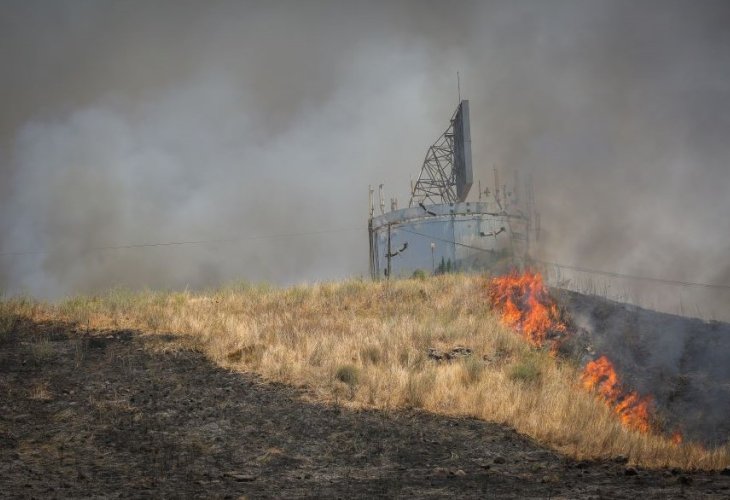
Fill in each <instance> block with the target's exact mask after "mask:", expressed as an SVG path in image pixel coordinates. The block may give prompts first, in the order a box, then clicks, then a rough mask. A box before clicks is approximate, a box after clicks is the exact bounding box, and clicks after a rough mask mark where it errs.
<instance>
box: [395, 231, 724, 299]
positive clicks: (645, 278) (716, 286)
mask: <svg viewBox="0 0 730 500" xmlns="http://www.w3.org/2000/svg"><path fill="white" fill-rule="evenodd" d="M398 230H399V231H404V232H406V233H411V234H415V235H416V236H422V237H424V238H430V239H432V240H436V241H441V242H444V243H450V244H453V245H458V246H461V247H465V248H470V249H472V250H477V251H480V252H486V253H488V252H490V250H487V249H485V248H480V247H475V246H474V245H467V244H465V243H459V242H458V241H452V240H448V239H445V238H439V237H437V236H431V235H428V234H424V233H419V232H417V231H411V230H409V229H404V228H398ZM532 260H533V261H535V262H539V263H540V264H545V265H550V266H555V267H559V268H562V269H570V270H573V271H579V272H584V273H588V274H596V275H601V276H609V277H612V278H627V279H635V280H641V281H653V282H656V283H663V284H666V285H676V286H685V287H702V288H713V289H718V290H730V285H722V284H715V283H700V282H695V281H680V280H670V279H666V278H655V277H653V276H639V275H632V274H624V273H617V272H613V271H603V270H600V269H591V268H588V267H583V266H572V265H567V264H560V263H557V262H549V261H544V260H540V259H532Z"/></svg>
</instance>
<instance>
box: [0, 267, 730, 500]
mask: <svg viewBox="0 0 730 500" xmlns="http://www.w3.org/2000/svg"><path fill="white" fill-rule="evenodd" d="M486 289H487V280H486V279H485V278H481V277H468V276H442V277H438V278H433V279H427V280H403V281H394V282H391V283H369V282H361V281H350V282H343V283H332V284H321V285H313V286H306V287H304V286H302V287H294V288H287V289H276V288H269V287H265V286H251V285H240V286H233V287H229V288H226V289H221V290H216V291H211V292H205V293H190V292H185V293H153V292H145V293H131V292H126V291H121V290H115V291H112V292H109V293H107V294H105V295H101V296H97V297H78V298H73V299H68V300H66V301H63V302H59V303H56V304H49V303H41V302H36V301H33V300H30V299H10V300H5V301H3V302H2V303H0V306H1V308H2V309H1V311H0V312H2V316H1V317H0V319H1V321H0V394H2V400H1V403H0V464H2V465H0V467H2V470H0V488H1V489H2V491H3V492H4V493H5V494H6V495H7V496H10V497H59V496H62V497H85V496H100V495H101V496H115V495H119V496H126V497H144V496H149V497H159V496H215V497H218V496H231V497H238V496H250V497H266V496H271V497H280V496H288V497H291V496H294V497H297V496H299V497H301V496H327V497H338V496H344V495H350V496H418V497H426V496H438V497H442V496H465V497H477V496H485V495H486V496H491V497H515V496H519V497H528V498H544V497H554V496H564V497H595V498H603V497H613V498H621V497H630V496H635V495H636V494H637V493H640V494H642V495H645V496H647V497H649V498H665V497H667V496H671V497H682V496H685V497H687V498H695V497H710V498H712V497H717V498H725V497H727V495H728V494H730V475H728V473H729V472H730V470H728V469H727V467H728V465H730V452H729V450H728V447H727V440H726V439H725V440H724V441H723V439H722V436H723V435H725V438H726V437H727V434H726V433H727V430H726V429H725V428H724V427H723V425H726V422H724V421H723V419H722V418H720V417H716V413H714V412H721V411H722V408H723V407H722V406H721V405H722V404H726V401H727V400H726V399H724V400H723V399H722V398H723V397H725V396H726V394H725V393H724V392H723V391H724V390H726V385H727V379H723V378H722V373H720V372H719V371H717V370H720V369H721V368H709V367H708V366H706V364H707V363H708V362H710V361H717V359H711V358H709V357H708V356H715V357H721V356H722V352H723V351H722V348H723V347H722V346H723V345H724V344H722V342H729V341H730V340H727V339H728V336H727V335H722V333H723V332H727V331H728V325H726V324H723V323H707V322H700V321H699V320H691V319H687V318H679V317H674V318H673V317H670V315H665V316H660V317H654V316H652V312H651V311H646V310H640V309H638V308H633V309H632V308H630V307H626V306H624V305H622V304H618V303H613V302H610V301H605V300H603V299H600V298H591V297H587V296H582V295H578V294H568V293H565V294H562V293H558V294H557V300H558V303H559V304H560V305H561V310H564V311H565V314H569V313H570V314H571V317H572V318H573V323H572V324H571V328H573V329H575V331H576V333H575V335H574V338H573V340H572V344H571V345H570V347H569V349H568V348H564V350H565V351H570V352H569V353H568V354H563V355H562V357H561V356H556V355H555V354H554V353H551V352H550V351H549V350H548V349H541V348H537V347H535V346H534V345H532V344H531V343H529V342H525V341H524V340H523V339H522V338H521V337H520V336H519V335H516V334H515V332H514V331H511V330H510V329H509V328H507V327H505V326H504V325H503V324H502V322H501V321H500V319H499V317H498V315H497V314H496V311H495V310H494V308H493V307H492V305H490V303H489V301H488V300H487V291H486ZM632 318H633V319H632ZM637 318H638V319H637ZM610 322H614V323H615V325H620V326H621V328H619V327H618V326H615V325H614V324H613V323H610ZM682 322H686V323H682ZM612 325H613V326H612ZM626 325H629V326H632V327H633V329H632V328H628V327H626ZM647 325H655V326H656V329H655V330H652V329H651V328H650V327H649V326H647ZM670 325H674V326H675V327H676V328H677V329H679V330H681V332H682V334H683V337H681V338H680V339H677V340H676V344H677V345H679V346H684V347H682V349H679V348H677V349H678V351H677V352H678V354H677V355H676V360H677V361H678V362H677V363H675V364H672V365H670V361H671V360H672V359H675V358H672V357H670V356H667V355H666V354H667V352H668V351H669V348H668V347H666V346H663V345H660V346H658V347H657V349H658V352H662V353H664V355H663V356H661V357H660V356H659V355H658V354H656V355H651V352H650V351H648V350H647V348H646V347H642V346H645V345H646V344H650V342H651V341H656V340H657V338H658V337H656V336H657V335H658V334H659V332H660V331H663V332H666V331H667V328H668V326H670ZM680 326H681V327H682V328H681V329H680ZM601 331H605V332H608V333H607V335H608V337H606V336H605V335H604V336H602V335H601ZM631 331H636V333H634V334H630V332H631ZM611 335H617V336H619V337H618V339H617V341H616V342H611V341H610V339H611ZM627 335H628V336H629V337H626V336H627ZM631 335H633V337H631ZM627 338H633V341H632V342H633V344H632V343H631V342H629V341H628V340H627ZM619 340H620V341H619ZM601 342H603V343H601ZM616 346H617V347H616ZM599 353H600V354H606V355H608V356H610V357H611V358H612V359H613V360H614V362H615V365H616V367H617V370H618V371H619V372H620V375H621V378H622V380H623V383H624V384H626V386H627V387H630V388H632V389H634V390H636V391H638V393H640V394H642V395H647V394H651V396H652V398H653V402H652V412H653V414H652V417H651V418H652V420H651V424H652V430H651V432H639V431H637V430H635V429H631V428H627V427H626V426H624V425H622V424H621V422H620V419H618V418H617V417H616V413H615V412H614V411H612V409H611V408H610V407H609V406H608V405H606V404H605V402H604V401H602V400H601V399H600V398H598V397H597V396H596V394H594V393H593V392H590V391H586V390H585V389H583V388H582V387H581V377H582V372H581V370H582V368H583V365H584V364H585V363H586V361H587V360H588V359H593V358H595V357H596V356H597V355H598V354H599ZM721 366H724V365H721ZM670 368H671V369H670ZM702 370H705V371H702ZM712 370H715V371H712ZM709 395H711V396H712V397H705V396H709ZM711 404H714V405H715V406H713V408H709V407H707V408H706V407H705V406H703V405H711ZM717 405H720V406H719V409H718V406H717ZM689 408H691V409H692V410H691V411H690V410H689ZM703 415H707V417H706V418H705V417H704V416H703ZM678 427H679V428H681V430H682V432H683V435H684V438H685V439H684V442H683V443H680V444H677V443H675V442H672V440H671V437H670V435H669V434H670V433H671V432H672V431H674V430H675V428H678Z"/></svg>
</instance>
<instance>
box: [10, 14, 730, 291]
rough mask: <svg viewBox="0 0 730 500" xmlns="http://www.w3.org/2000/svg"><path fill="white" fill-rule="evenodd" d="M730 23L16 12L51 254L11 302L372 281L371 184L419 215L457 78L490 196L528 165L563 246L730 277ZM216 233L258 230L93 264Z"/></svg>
mask: <svg viewBox="0 0 730 500" xmlns="http://www.w3.org/2000/svg"><path fill="white" fill-rule="evenodd" d="M728 26H730V3H729V2H727V1H724V0H721V1H703V0H694V1H689V0H687V1H672V0H661V1H655V2H651V1H642V2H635V1H590V0H575V1H532V2H530V1H504V2H487V1H484V2H443V1H440V2H428V1H413V2H404V1H400V2H399V1H395V2H393V1H388V2H386V1H383V2H365V1H357V2H354V1H353V2H345V1H333V2H315V1H293V2H277V1H266V2H264V1H260V2H244V1H206V2H200V1H189V2H186V1H181V0H175V1H154V0H153V1H123V0H119V1H102V0H90V1H83V0H75V1H62V0H53V1H33V0H23V1H9V0H5V1H3V2H2V3H1V4H0V64H1V65H2V68H3V71H2V78H1V79H0V86H1V87H0V90H1V91H2V92H1V95H2V102H3V106H2V112H1V113H0V179H1V180H0V253H8V252H22V251H26V250H31V251H34V252H37V253H32V254H25V255H2V256H0V288H2V289H5V290H6V291H9V292H11V293H14V292H17V291H21V290H25V291H28V292H30V293H33V294H36V295H43V296H58V295H61V294H67V293H75V292H88V291H95V290H100V289H105V288H108V287H110V286H114V285H125V286H132V287H145V286H149V287H153V288H158V287H164V288H173V287H184V286H186V285H187V286H191V287H199V286H208V285H216V284H220V283H223V282H227V281H231V280H235V279H241V278H246V279H250V280H268V281H272V282H276V283H293V282H299V281H317V280H324V279H332V278H338V277H344V276H353V275H367V263H368V258H367V251H368V244H367V233H366V231H365V229H364V228H365V226H366V217H367V188H368V184H373V185H377V184H379V183H381V182H383V183H385V185H386V196H387V197H388V198H389V197H391V196H398V197H399V199H400V202H401V205H403V204H405V203H407V199H408V189H409V179H410V177H411V176H417V174H418V172H419V170H420V165H421V162H422V160H423V157H424V154H425V151H426V148H427V147H428V146H429V145H430V143H431V142H432V141H433V140H434V139H436V137H438V135H439V134H440V133H441V132H442V131H443V129H444V128H445V126H446V125H447V121H448V118H449V117H450V115H451V113H452V111H453V108H454V107H455V106H456V102H457V95H456V82H455V80H456V78H455V74H456V71H457V70H458V71H460V73H461V77H462V78H461V80H462V95H463V96H464V97H465V98H468V99H470V101H471V117H472V148H473V160H474V165H475V183H476V180H479V179H481V180H482V182H483V183H491V179H492V174H491V169H492V165H493V164H496V165H498V166H499V168H500V169H502V171H503V172H504V176H505V178H508V179H509V178H511V172H512V171H513V170H514V169H516V168H518V169H519V170H520V172H521V173H523V174H525V173H528V172H532V174H533V176H534V179H535V187H536V196H537V201H538V205H539V209H540V211H541V216H542V217H541V220H542V228H543V236H544V238H543V241H542V248H541V250H540V251H541V255H542V256H543V257H545V258H549V259H551V260H557V261H560V262H565V263H569V264H579V265H585V266H593V267H598V268H601V269H608V270H613V271H619V272H629V273H637V272H639V273H641V274H649V275H655V276H660V277H665V278H671V279H682V280H692V281H709V282H716V283H729V282H730V196H728V194H730V141H729V140H728V138H729V137H730V29H728ZM474 191H476V190H474ZM475 197H476V194H473V195H472V198H475ZM330 230H343V231H338V232H330V233H323V234H315V235H298V236H286V237H284V236H282V237H277V238H260V239H252V237H258V236H266V235H279V234H289V233H308V232H312V231H330ZM209 239H216V240H218V239H220V240H229V239H238V241H221V242H219V243H215V244H197V245H187V246H174V247H155V248H142V249H118V250H106V251H97V250H92V249H93V248H95V247H104V246H114V245H126V244H136V243H148V242H166V241H188V240H209ZM723 300H724V299H723ZM729 301H730V298H729Z"/></svg>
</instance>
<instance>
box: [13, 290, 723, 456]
mask: <svg viewBox="0 0 730 500" xmlns="http://www.w3.org/2000/svg"><path fill="white" fill-rule="evenodd" d="M485 284H486V283H485V280H484V278H480V277H475V276H440V277H435V278H429V279H426V280H415V279H414V280H403V281H392V282H379V283H371V282H367V281H357V280H353V281H346V282H342V283H325V284H318V285H312V286H298V287H292V288H286V289H276V288H271V287H266V286H250V285H245V284H244V285H239V286H233V287H228V288H225V289H221V290H217V291H211V292H208V293H200V294H195V293H191V292H178V293H153V292H143V293H139V294H130V293H127V292H123V291H113V292H110V293H108V294H106V295H103V296H99V297H79V298H74V299H69V300H67V301H65V302H62V303H59V304H55V305H53V304H42V303H36V302H33V301H28V300H18V301H6V302H4V303H3V307H2V309H1V310H2V311H3V314H6V315H8V317H13V318H18V317H27V318H30V319H33V320H36V321H43V320H46V319H55V320H61V321H69V322H72V323H77V324H78V325H79V330H82V331H83V329H84V328H102V329H103V328H114V329H134V330H138V331H141V332H143V333H144V334H145V335H148V336H149V337H150V338H151V339H154V336H156V335H168V336H169V334H170V333H172V334H175V335H176V336H177V339H178V340H177V341H176V342H177V343H176V344H175V345H174V348H175V349H194V350H199V351H202V352H204V353H206V355H207V356H208V357H209V358H210V359H212V360H213V361H214V362H216V363H217V364H219V365H221V366H224V367H226V368H229V369H232V370H240V371H250V372H256V373H259V374H261V375H262V376H264V377H265V378H267V379H270V380H274V381H278V382H283V383H287V384H292V385H296V386H307V387H308V388H309V389H310V391H309V394H310V396H309V397H311V398H313V399H317V400H320V401H325V402H337V403H339V404H342V405H346V406H349V407H369V408H380V409H386V410H387V409H394V408H400V407H417V408H422V409H424V410H426V411H430V412H435V413H440V414H445V415H460V416H475V417H478V418H482V419H485V420H490V421H496V422H504V423H506V424H509V425H511V426H513V427H515V428H516V429H517V430H518V431H520V432H522V433H524V434H527V435H530V436H532V437H534V438H535V439H537V440H538V441H540V442H542V443H544V444H546V445H548V446H551V447H552V448H554V449H556V450H559V451H562V452H565V453H567V454H569V455H572V456H575V457H578V458H582V459H583V458H599V457H610V456H616V455H623V456H626V457H628V458H629V460H630V461H631V462H632V463H635V464H640V465H645V466H653V467H661V466H671V467H675V466H676V467H683V468H699V469H718V468H723V467H725V466H727V465H729V464H730V449H728V448H723V449H718V450H712V451H709V450H705V449H703V448H702V447H701V446H698V445H695V444H692V443H683V444H679V445H677V444H675V443H674V442H673V441H672V439H671V438H669V437H663V436H658V435H654V434H651V433H642V432H638V431H637V430H634V429H631V428H626V427H625V426H622V424H621V422H620V421H619V419H617V418H616V415H615V412H614V410H613V409H612V408H610V407H609V406H607V405H606V404H604V403H603V402H602V401H601V400H599V399H597V398H596V397H595V396H594V394H593V393H591V392H588V391H585V390H583V389H582V387H581V386H582V384H583V383H584V379H583V375H582V371H581V369H580V367H579V366H577V364H575V363H573V362H571V361H569V360H564V359H561V358H560V357H556V356H553V355H551V353H550V350H549V349H536V348H535V346H536V345H538V344H537V343H536V342H535V339H536V338H539V336H540V335H543V333H544V336H545V337H544V338H546V339H559V338H561V336H562V335H563V331H562V330H561V329H560V328H558V329H557V330H556V329H555V327H553V326H550V327H548V328H543V327H544V326H545V325H543V324H541V323H540V322H536V323H535V322H524V321H518V322H516V323H513V324H512V325H510V326H511V327H515V326H516V327H517V328H518V330H520V331H521V332H522V333H523V335H524V339H523V338H521V337H520V336H518V335H515V334H514V332H513V331H512V330H511V329H510V328H508V327H507V326H505V325H504V324H502V322H500V321H499V320H498V318H497V317H496V316H495V315H494V313H493V311H492V308H491V305H490V303H489V300H487V294H486V293H485ZM525 286H528V285H525ZM529 286H532V285H529ZM535 290H536V291H537V292H538V295H539V294H540V293H542V292H541V291H540V289H539V288H536V289H535ZM508 296H509V295H508ZM510 297H511V299H510V300H512V302H513V303H514V305H515V306H516V307H517V308H520V307H523V306H524V304H523V303H521V302H520V301H519V297H518V295H514V294H513V295H511V296H510ZM543 298H545V297H543ZM545 299H546V300H547V298H545ZM548 304H553V303H552V302H548ZM553 305H554V304H553ZM547 310H548V314H552V315H553V317H554V318H559V315H558V316H555V314H557V313H558V312H559V311H558V310H557V308H555V309H553V308H552V305H550V306H549V307H547ZM525 339H527V340H528V341H527V342H525ZM160 345H165V346H166V347H165V349H170V346H171V343H170V342H167V343H164V344H163V343H160ZM455 346H466V347H468V348H470V349H471V350H472V352H471V355H470V356H465V357H461V358H454V359H452V360H451V361H435V360H433V359H431V358H429V356H428V352H429V348H434V349H438V350H440V351H444V352H446V351H449V350H450V349H452V348H454V347H455Z"/></svg>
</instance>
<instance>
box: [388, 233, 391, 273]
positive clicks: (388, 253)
mask: <svg viewBox="0 0 730 500" xmlns="http://www.w3.org/2000/svg"><path fill="white" fill-rule="evenodd" d="M387 257H388V267H387V269H388V279H390V257H391V255H390V223H389V224H388V254H387Z"/></svg>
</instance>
